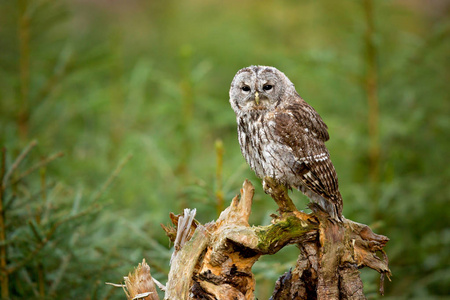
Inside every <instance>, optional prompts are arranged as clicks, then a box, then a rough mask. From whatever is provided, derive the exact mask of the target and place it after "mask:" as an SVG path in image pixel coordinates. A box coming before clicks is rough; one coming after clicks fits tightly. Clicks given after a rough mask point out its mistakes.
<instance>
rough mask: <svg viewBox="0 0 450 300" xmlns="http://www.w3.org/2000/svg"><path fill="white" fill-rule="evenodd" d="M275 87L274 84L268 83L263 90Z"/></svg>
mask: <svg viewBox="0 0 450 300" xmlns="http://www.w3.org/2000/svg"><path fill="white" fill-rule="evenodd" d="M272 88H273V85H270V84H266V85H265V86H263V90H265V91H270V90H271V89H272Z"/></svg>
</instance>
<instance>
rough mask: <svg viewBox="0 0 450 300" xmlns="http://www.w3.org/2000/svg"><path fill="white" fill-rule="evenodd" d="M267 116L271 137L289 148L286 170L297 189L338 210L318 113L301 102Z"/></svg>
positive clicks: (338, 200)
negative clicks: (295, 180)
mask: <svg viewBox="0 0 450 300" xmlns="http://www.w3.org/2000/svg"><path fill="white" fill-rule="evenodd" d="M268 117H269V118H270V120H269V123H270V124H271V126H270V127H271V131H272V133H273V135H274V136H275V137H276V139H277V140H278V141H279V142H280V143H282V144H284V145H287V146H288V147H289V148H290V149H292V152H291V153H292V155H293V157H292V158H291V160H290V161H291V164H292V165H291V166H290V167H291V170H293V171H294V173H295V176H296V178H297V181H298V182H299V183H300V184H301V186H303V187H306V188H307V189H309V190H311V191H312V192H314V193H315V194H317V195H320V196H322V197H324V198H325V199H327V200H330V201H331V202H332V203H334V204H335V205H337V206H338V207H342V205H341V203H342V198H341V195H340V193H339V188H338V181H337V175H336V171H335V169H334V166H333V164H332V163H331V160H330V156H329V152H328V149H327V148H326V146H325V141H327V140H328V139H329V135H328V131H327V126H326V125H325V123H324V122H323V120H322V118H321V117H320V116H319V114H318V113H317V112H316V111H315V110H314V109H313V108H312V107H311V106H310V105H309V104H307V103H306V102H304V101H303V100H302V101H299V102H295V103H294V104H290V105H288V106H285V107H284V108H280V109H279V110H276V111H274V112H273V113H272V114H270V116H268ZM301 186H296V187H297V188H299V189H301ZM302 191H303V190H302ZM303 192H305V191H303ZM340 210H341V209H340V208H339V209H338V211H340Z"/></svg>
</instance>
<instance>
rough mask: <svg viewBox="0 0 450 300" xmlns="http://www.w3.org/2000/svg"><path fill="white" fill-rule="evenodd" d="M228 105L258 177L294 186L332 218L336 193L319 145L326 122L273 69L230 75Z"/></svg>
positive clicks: (337, 207)
mask: <svg viewBox="0 0 450 300" xmlns="http://www.w3.org/2000/svg"><path fill="white" fill-rule="evenodd" d="M230 103H231V107H232V108H233V110H234V112H235V113H236V119H237V127H238V136H239V143H240V146H241V152H242V154H243V156H244V157H245V159H246V160H247V163H248V164H249V165H250V167H251V168H252V169H253V171H254V172H255V173H256V175H257V176H258V177H259V178H263V179H264V178H265V177H270V178H273V179H274V180H275V181H276V182H278V183H279V184H283V185H285V186H286V187H289V188H297V189H299V190H301V191H302V192H303V193H304V194H305V195H306V196H308V197H309V198H310V199H311V200H312V201H313V202H315V203H317V204H319V205H320V206H321V207H322V208H323V209H324V210H325V211H326V212H328V214H329V215H330V216H331V218H332V219H334V220H341V217H342V196H341V193H340V192H339V188H338V179H337V175H336V171H335V169H334V166H333V164H332V163H331V160H330V154H329V152H328V149H327V148H326V146H325V141H327V140H328V139H329V135H328V131H327V129H328V128H327V125H325V123H324V122H323V120H322V118H321V117H320V116H319V114H318V113H317V112H316V111H315V110H314V108H312V107H311V106H310V105H309V104H308V103H306V102H305V101H304V100H303V99H302V98H301V97H300V95H299V94H298V93H297V91H296V90H295V87H294V85H293V84H292V82H291V81H290V80H289V79H288V78H287V77H286V75H284V73H282V72H280V71H279V70H277V69H276V68H274V67H266V66H250V67H247V68H244V69H241V70H239V71H238V72H237V74H236V75H235V77H234V79H233V81H232V83H231V88H230Z"/></svg>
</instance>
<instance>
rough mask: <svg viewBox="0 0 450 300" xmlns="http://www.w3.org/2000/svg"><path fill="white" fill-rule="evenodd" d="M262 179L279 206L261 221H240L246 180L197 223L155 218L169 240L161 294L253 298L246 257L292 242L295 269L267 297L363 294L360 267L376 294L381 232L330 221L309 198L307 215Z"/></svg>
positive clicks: (383, 265) (382, 267) (249, 197)
mask: <svg viewBox="0 0 450 300" xmlns="http://www.w3.org/2000/svg"><path fill="white" fill-rule="evenodd" d="M266 184H268V185H269V186H268V188H270V189H271V196H272V197H273V198H274V200H275V201H276V203H277V204H278V206H279V215H272V217H273V220H272V224H270V225H267V226H252V227H251V226H250V225H249V223H248V219H249V216H250V212H251V205H252V201H253V195H254V187H253V186H252V184H251V183H250V182H249V181H248V180H246V181H245V182H244V184H243V187H242V189H241V193H240V197H239V196H236V197H235V198H234V199H233V200H232V202H231V205H230V206H229V207H227V208H226V209H225V210H224V211H223V212H222V213H221V214H220V216H219V218H218V219H217V220H216V221H215V222H211V223H207V224H204V225H202V224H199V223H198V222H196V221H195V220H193V213H195V212H191V213H190V215H189V212H187V211H185V215H178V216H175V215H173V214H171V220H172V223H173V224H174V225H175V226H176V227H166V226H163V225H162V227H163V229H164V230H165V232H166V234H167V235H168V236H169V238H170V239H171V240H172V241H173V242H175V252H174V255H173V257H172V262H171V269H170V273H169V278H168V282H167V285H166V289H165V297H164V299H170V300H175V299H207V300H210V299H211V300H212V299H252V300H253V299H255V297H254V290H255V284H256V283H255V278H254V275H253V273H252V270H251V269H252V266H253V264H254V263H255V262H256V261H257V260H258V259H259V257H261V255H266V254H274V253H276V252H278V251H279V250H280V249H282V248H283V247H285V246H287V245H289V244H295V245H297V247H298V248H299V249H300V255H299V257H298V260H297V263H296V266H295V268H294V269H293V270H290V271H289V272H287V273H285V274H283V275H282V276H281V277H280V278H279V279H278V281H277V282H276V285H275V290H274V292H273V295H272V297H271V299H273V300H279V299H308V300H310V299H366V298H365V296H364V293H363V283H362V281H361V279H360V277H359V271H358V269H360V268H363V267H369V268H372V269H374V270H376V271H377V272H379V273H380V274H381V281H380V292H381V293H382V291H383V288H382V286H383V280H384V277H385V275H387V276H389V275H390V274H391V273H390V270H389V267H388V260H387V256H386V255H385V253H384V251H383V247H384V246H385V245H386V243H387V242H388V240H389V239H388V238H387V237H385V236H382V235H378V234H375V233H373V232H372V230H371V229H370V228H369V227H368V226H367V225H364V224H359V223H356V222H353V221H351V220H347V219H344V221H343V222H342V223H335V222H332V221H330V220H329V219H328V218H327V214H326V213H325V212H323V211H321V209H320V207H318V206H316V205H311V209H312V210H313V214H306V213H303V212H300V211H298V210H297V209H296V208H295V205H294V204H293V203H292V201H291V199H290V198H289V196H288V194H287V190H286V189H284V188H283V187H280V186H277V185H276V184H275V183H273V182H271V181H270V180H268V181H267V182H266ZM187 219H189V220H190V222H186V220H187ZM181 221H182V222H181ZM181 223H183V224H181ZM181 240H183V242H180V241H181ZM377 252H380V253H382V254H383V257H382V258H379V257H378V256H377ZM141 293H142V291H141ZM142 295H144V296H145V294H142ZM132 296H133V295H130V296H129V299H133V297H132ZM154 297H155V295H154V294H153V295H148V296H145V297H142V299H158V298H157V295H156V298H154Z"/></svg>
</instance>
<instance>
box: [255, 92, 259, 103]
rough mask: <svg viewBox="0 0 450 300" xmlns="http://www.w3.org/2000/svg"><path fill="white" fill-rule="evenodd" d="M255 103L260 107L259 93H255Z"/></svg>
mask: <svg viewBox="0 0 450 300" xmlns="http://www.w3.org/2000/svg"><path fill="white" fill-rule="evenodd" d="M255 102H256V105H259V94H258V92H255Z"/></svg>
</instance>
